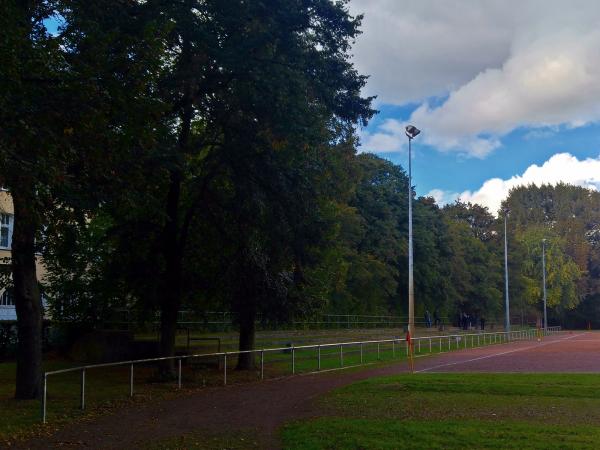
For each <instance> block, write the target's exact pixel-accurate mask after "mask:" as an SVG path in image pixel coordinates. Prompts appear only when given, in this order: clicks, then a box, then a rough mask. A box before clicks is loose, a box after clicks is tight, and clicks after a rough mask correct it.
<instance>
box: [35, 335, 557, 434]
mask: <svg viewBox="0 0 600 450" xmlns="http://www.w3.org/2000/svg"><path fill="white" fill-rule="evenodd" d="M560 329H561V327H548V328H547V329H546V330H539V329H538V330H536V329H526V330H517V331H510V332H506V331H501V332H500V331H499V332H491V333H481V332H480V333H465V334H462V333H461V334H446V335H439V336H422V337H414V338H412V339H411V340H412V346H413V350H415V351H416V352H417V353H422V347H423V344H422V343H423V342H425V345H424V347H425V351H426V352H428V353H432V352H433V350H434V349H438V350H439V352H442V351H443V350H445V349H446V341H447V351H450V350H452V347H453V346H454V348H455V349H456V350H458V349H460V348H461V347H462V348H469V347H471V348H475V347H480V346H482V345H490V344H497V343H506V342H510V341H514V340H526V339H535V338H536V337H538V336H541V335H542V334H544V335H551V334H556V333H558V332H559V331H560ZM469 338H470V340H471V343H470V345H469ZM402 343H404V349H405V352H406V354H407V355H408V353H409V345H408V344H407V341H406V339H405V338H394V339H381V340H368V341H351V342H335V343H325V344H311V345H300V346H293V345H292V346H291V347H278V348H262V349H257V350H243V351H231V352H217V353H202V354H194V355H180V356H168V357H160V358H146V359H134V360H130V361H119V362H113V363H103V364H92V365H86V366H78V367H70V368H68V369H61V370H53V371H49V372H44V379H43V392H42V399H41V416H42V417H41V418H42V422H43V423H46V410H47V403H48V401H47V400H48V399H47V393H48V377H49V376H51V375H58V374H63V373H69V372H80V373H81V381H80V408H81V409H82V410H84V409H85V389H86V387H85V377H86V372H87V371H88V370H90V369H100V368H105V367H118V366H129V396H130V397H133V386H134V366H135V365H136V364H145V363H151V362H159V361H167V360H175V361H177V387H178V388H181V362H182V361H183V360H190V359H197V358H209V357H212V358H215V357H217V358H222V359H223V384H224V385H226V384H227V358H228V357H232V356H236V355H237V356H239V355H241V354H248V353H253V354H259V355H260V379H261V380H263V379H264V375H265V372H264V368H265V354H267V353H276V352H289V353H290V360H291V365H292V374H295V373H296V351H298V350H308V349H316V350H317V371H316V372H318V371H320V370H321V349H324V348H335V347H339V358H340V368H344V367H352V366H344V347H350V346H359V349H360V364H363V363H364V362H363V361H364V360H363V347H364V346H365V345H368V344H377V359H379V355H380V345H381V344H391V345H392V358H394V357H395V356H396V345H401V344H402ZM415 347H416V349H415ZM442 347H443V349H442ZM311 373H315V372H314V371H313V372H311Z"/></svg>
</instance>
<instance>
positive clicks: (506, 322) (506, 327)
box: [504, 209, 510, 332]
mask: <svg viewBox="0 0 600 450" xmlns="http://www.w3.org/2000/svg"><path fill="white" fill-rule="evenodd" d="M507 218H508V209H505V210H504V309H505V312H506V316H505V317H504V331H506V332H509V331H510V302H509V299H508V236H507V232H506V229H507V227H506V221H507Z"/></svg>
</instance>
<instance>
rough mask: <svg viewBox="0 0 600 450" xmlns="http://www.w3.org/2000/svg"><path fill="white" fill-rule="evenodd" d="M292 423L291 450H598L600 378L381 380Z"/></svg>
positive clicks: (286, 437)
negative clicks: (575, 449)
mask: <svg viewBox="0 0 600 450" xmlns="http://www.w3.org/2000/svg"><path fill="white" fill-rule="evenodd" d="M320 407H321V408H322V410H323V414H322V416H323V417H320V418H317V419H312V420H307V421H302V422H297V423H292V424H288V425H287V426H286V427H284V429H283V430H282V439H283V443H284V448H287V449H293V450H300V449H302V450H308V449H333V448H344V449H395V448H418V449H434V448H445V449H455V448H456V449H458V448H539V449H550V448H552V449H554V448H597V447H598V442H599V441H600V427H598V425H600V376H599V375H587V374H585V375H583V374H417V375H400V376H394V377H386V378H375V379H370V380H368V381H364V382H360V383H356V384H354V385H351V386H347V387H345V388H342V389H339V390H337V391H334V392H333V393H331V394H330V395H328V396H326V397H325V398H323V399H322V400H321V401H320Z"/></svg>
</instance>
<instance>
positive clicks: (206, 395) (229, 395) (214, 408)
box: [20, 332, 600, 449]
mask: <svg viewBox="0 0 600 450" xmlns="http://www.w3.org/2000/svg"><path fill="white" fill-rule="evenodd" d="M415 370H416V371H417V372H421V373H422V372H600V334H595V333H585V332H582V333H574V334H569V333H562V334H560V335H556V336H552V337H547V338H545V339H544V340H543V341H542V342H539V343H538V342H535V341H522V342H513V343H509V344H503V345H494V346H488V347H483V348H476V349H467V350H460V351H455V352H450V353H443V354H440V355H435V356H431V357H430V356H428V357H422V358H417V359H416V361H415ZM406 371H407V367H406V363H405V362H402V363H397V364H391V365H389V366H385V367H376V368H364V369H362V370H357V371H332V372H328V373H320V374H311V375H300V376H294V377H289V378H282V379H277V380H271V381H264V382H257V383H251V384H241V385H234V386H227V387H216V388H208V389H205V390H202V391H199V392H195V393H193V394H190V395H189V396H187V397H180V398H176V399H169V400H164V401H160V402H154V403H148V404H145V405H135V406H131V407H126V408H123V409H120V410H118V411H116V412H115V413H113V414H110V415H107V416H103V417H100V418H98V419H96V420H93V421H90V422H77V423H73V424H70V425H67V426H65V427H63V428H61V429H59V430H58V431H57V432H56V433H55V434H53V435H52V436H49V437H47V436H46V437H44V438H38V439H34V440H31V441H27V442H24V443H22V444H21V445H20V448H32V449H48V448H93V449H130V448H134V449H135V448H146V447H147V446H148V445H149V444H150V443H153V442H156V441H159V440H161V439H167V438H171V437H176V436H181V435H184V434H187V433H191V432H194V431H201V430H209V431H213V432H227V431H236V430H247V429H255V430H256V431H257V433H258V436H259V437H260V438H261V445H262V446H264V447H265V448H278V447H279V443H278V437H277V430H278V428H279V427H280V426H281V425H283V424H284V423H285V422H288V421H290V420H295V419H302V418H307V417H313V416H318V415H319V410H318V408H317V407H315V404H314V400H315V398H317V397H319V396H321V395H323V394H325V393H327V392H329V391H331V390H332V389H335V388H337V387H341V386H345V385H347V384H351V383H353V382H356V381H359V380H364V379H367V378H371V377H376V376H384V375H392V374H396V373H403V372H406Z"/></svg>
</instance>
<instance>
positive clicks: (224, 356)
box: [223, 352, 227, 385]
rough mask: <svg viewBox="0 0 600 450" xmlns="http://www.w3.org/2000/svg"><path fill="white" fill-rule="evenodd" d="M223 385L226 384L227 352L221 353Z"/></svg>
mask: <svg viewBox="0 0 600 450" xmlns="http://www.w3.org/2000/svg"><path fill="white" fill-rule="evenodd" d="M223 385H227V352H225V353H223Z"/></svg>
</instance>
